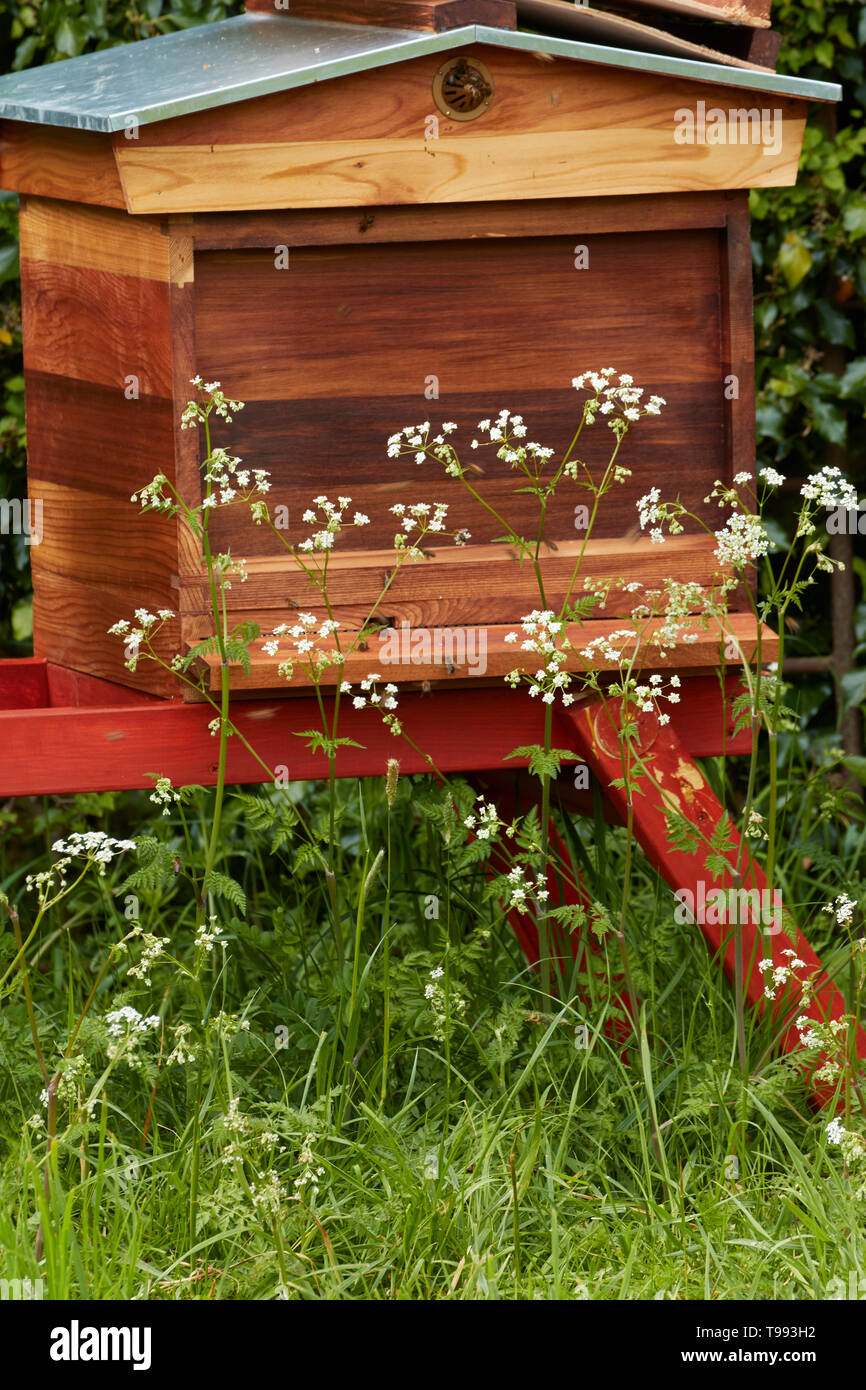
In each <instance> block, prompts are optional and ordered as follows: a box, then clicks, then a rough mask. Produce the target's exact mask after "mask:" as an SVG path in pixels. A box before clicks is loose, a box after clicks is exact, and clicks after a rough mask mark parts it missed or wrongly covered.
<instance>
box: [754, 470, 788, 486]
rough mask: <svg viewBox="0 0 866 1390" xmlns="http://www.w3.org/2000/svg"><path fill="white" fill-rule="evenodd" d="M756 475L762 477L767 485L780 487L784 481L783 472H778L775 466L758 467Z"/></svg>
mask: <svg viewBox="0 0 866 1390" xmlns="http://www.w3.org/2000/svg"><path fill="white" fill-rule="evenodd" d="M758 477H759V478H763V480H764V482H765V483H766V484H767V487H781V486H782V484H783V482H784V481H785V475H784V473H779V472H778V471H777V469H775V468H759V469H758Z"/></svg>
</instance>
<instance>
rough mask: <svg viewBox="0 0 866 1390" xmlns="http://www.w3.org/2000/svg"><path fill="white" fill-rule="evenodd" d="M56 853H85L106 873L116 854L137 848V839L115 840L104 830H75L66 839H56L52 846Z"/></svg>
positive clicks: (66, 854) (76, 854)
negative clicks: (107, 866) (106, 868)
mask: <svg viewBox="0 0 866 1390" xmlns="http://www.w3.org/2000/svg"><path fill="white" fill-rule="evenodd" d="M51 848H52V849H53V851H54V853H55V854H62V855H64V856H66V857H67V858H71V859H74V858H77V856H78V855H84V856H85V857H86V858H87V859H88V860H89V862H90V863H91V864H98V865H99V872H100V874H102V875H104V874H105V866H106V865H107V864H110V863H111V861H112V859H113V858H114V856H115V855H116V854H123V852H124V851H125V850H128V849H135V840H115V839H114V838H113V837H112V836H111V835H106V834H105V831H104V830H84V831H78V830H73V831H72V834H71V835H67V837H66V839H65V840H55V841H54V844H53V845H52V846H51Z"/></svg>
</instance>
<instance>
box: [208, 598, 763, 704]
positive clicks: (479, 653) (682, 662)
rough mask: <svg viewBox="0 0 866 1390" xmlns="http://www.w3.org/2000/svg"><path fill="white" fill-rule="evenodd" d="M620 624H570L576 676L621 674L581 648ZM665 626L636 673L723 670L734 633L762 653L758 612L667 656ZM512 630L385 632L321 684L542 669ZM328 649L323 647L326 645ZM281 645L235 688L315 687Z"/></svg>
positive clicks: (697, 632) (646, 643)
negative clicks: (660, 641)
mask: <svg viewBox="0 0 866 1390" xmlns="http://www.w3.org/2000/svg"><path fill="white" fill-rule="evenodd" d="M620 625H621V620H618V619H616V618H603V619H592V620H590V621H588V622H585V623H583V624H581V625H580V626H578V625H577V624H574V623H572V624H569V625H568V627H567V633H568V637H569V640H570V641H571V642H572V643H573V644H574V645H575V650H574V651H573V652H572V653H570V654H569V657H568V660H567V662H566V663H565V665H564V669H566V670H570V671H575V672H581V671H586V670H590V669H593V670H597V671H603V672H605V671H610V672H614V671H616V670H618V664H617V663H616V662H614V661H612V660H611V659H609V658H607V657H605V656H603V655H600V654H599V653H598V652H597V651H596V653H595V655H594V656H593V658H592V659H591V660H587V659H585V658H583V657H582V656H581V655H580V651H579V649H581V648H584V647H585V646H586V645H587V644H588V643H590V642H592V641H594V640H595V639H597V638H600V637H606V638H609V637H610V634H611V633H612V632H614V631H617V630H619V629H620ZM659 626H660V625H659V623H658V622H657V621H656V620H648V621H647V622H646V623H643V624H641V650H642V651H643V652H644V660H643V663H640V662H638V663H636V666H635V671H637V670H638V669H640V670H643V671H647V672H649V671H655V670H658V671H688V670H690V669H694V668H700V669H702V670H703V669H706V668H708V667H713V666H718V665H719V664H720V658H721V654H722V650H723V647H724V643H725V640H726V638H727V636H728V635H730V636H731V637H733V638H734V639H735V641H736V642H737V644H738V646H739V649H740V650H741V651H742V653H743V657H744V659H745V660H746V661H747V662H748V661H751V660H752V659H753V657H754V654H755V651H756V648H757V624H756V622H755V619H754V618H753V616H752V615H751V613H732V614H730V615H729V616H728V619H727V621H726V625H725V630H724V632H722V630H721V629H720V628H719V627H718V626H716V625H715V624H709V625H703V624H695V626H694V627H693V628H689V629H686V630H687V631H690V632H691V633H693V635H694V637H695V640H694V641H691V642H689V643H688V644H686V645H678V646H677V647H676V648H675V649H674V650H672V651H668V652H661V651H659V650H658V649H657V647H656V645H655V643H654V635H655V634H656V633H657V632H658V630H659ZM510 631H512V629H511V628H510V627H509V626H508V625H507V624H505V625H499V624H486V625H484V624H479V625H477V626H476V628H475V630H474V632H472V633H467V632H466V631H461V630H460V629H455V630H450V631H449V630H448V629H445V630H444V631H442V632H440V633H439V635H438V636H437V632H436V630H434V631H432V632H431V631H429V630H421V631H418V632H415V633H410V634H406V635H405V636H404V634H403V633H402V632H400V633H398V640H395V639H394V637H393V636H392V635H391V634H390V633H387V632H383V633H377V634H376V635H375V636H373V637H371V638H370V640H369V641H368V642H367V644H366V646H365V647H364V649H363V650H360V649H359V650H357V651H351V652H349V653H348V655H347V656H346V659H345V661H344V663H343V665H342V669H341V668H340V667H338V666H336V665H335V666H331V667H328V668H326V670H325V671H324V672H323V673H322V675H321V678H320V684H321V685H322V686H323V687H329V686H333V685H337V684H339V683H340V681H343V680H346V681H349V682H350V683H351V684H355V683H356V682H358V681H360V680H364V679H366V677H367V676H368V674H369V673H370V672H371V671H377V672H379V673H381V675H382V678H383V681H391V682H393V683H394V684H397V685H399V684H400V683H401V682H406V681H409V682H416V681H430V680H440V681H441V680H448V681H452V682H455V683H458V684H459V683H460V682H462V681H471V680H477V679H478V678H479V677H485V678H486V679H488V680H491V679H495V678H497V677H498V678H502V677H504V676H505V675H506V674H507V673H508V672H509V671H512V670H515V669H521V670H526V671H533V670H534V669H535V667H536V666H537V664H538V658H537V656H536V657H533V656H532V655H531V654H529V653H526V652H522V651H521V650H520V647H519V645H518V644H513V643H509V642H507V641H506V640H505V638H506V636H507V634H508V633H509V632H510ZM762 641H763V646H762V652H763V657H764V659H765V660H767V661H773V660H775V657H776V655H777V654H778V646H779V644H778V638H777V637H776V635H775V633H774V632H772V631H771V630H770V629H769V628H767V627H765V628H764V629H763V639H762ZM325 645H326V644H325V643H324V642H322V646H323V647H324V646H325ZM615 645H616V646H617V647H618V648H623V649H624V648H625V647H626V646H627V645H628V644H627V642H626V640H625V639H624V640H623V641H621V642H617V643H616V644H615ZM281 646H282V650H281V651H279V652H278V653H277V654H276V655H270V654H269V653H267V652H265V651H264V650H263V649H262V646H261V642H258V643H256V644H254V646H253V649H252V651H251V660H250V674H249V676H247V674H246V672H245V671H244V669H243V667H242V666H241V665H240V664H239V663H238V664H236V663H233V664H232V665H231V669H230V679H231V688H232V690H235V691H240V690H246V691H250V692H252V691H259V690H284V689H286V688H287V687H288V688H294V689H304V688H306V687H309V686H310V685H311V684H312V679H311V675H310V671H309V669H308V667H306V666H305V665H303V664H302V663H301V661H300V660H296V661H295V665H294V669H293V671H292V675H291V677H290V679H288V680H287V679H286V677H285V676H284V675H281V674H280V672H279V669H278V668H279V667H280V665H281V664H282V663H283V662H285V661H286V659H287V658H292V657H293V655H294V649H293V647H292V644H291V641H290V640H285V639H284V641H283V643H282V644H281ZM631 650H633V647H632V646H629V652H631ZM392 654H393V655H392ZM728 664H729V665H730V666H735V665H737V664H738V663H737V662H733V661H732V662H729V663H728ZM200 665H201V666H202V667H204V666H206V667H207V668H208V669H209V672H210V689H211V690H212V691H217V690H219V688H220V666H219V656H208V657H205V658H201V659H200ZM482 666H483V669H482Z"/></svg>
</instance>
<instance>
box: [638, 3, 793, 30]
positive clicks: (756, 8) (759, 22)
mask: <svg viewBox="0 0 866 1390" xmlns="http://www.w3.org/2000/svg"><path fill="white" fill-rule="evenodd" d="M619 3H620V4H622V5H623V6H624V8H625V9H634V10H641V11H647V10H649V11H652V12H655V13H657V14H658V15H659V17H661V15H682V16H684V17H685V18H688V19H717V20H727V21H728V22H729V23H731V24H748V25H756V26H763V27H769V24H770V10H771V9H772V4H773V0H619Z"/></svg>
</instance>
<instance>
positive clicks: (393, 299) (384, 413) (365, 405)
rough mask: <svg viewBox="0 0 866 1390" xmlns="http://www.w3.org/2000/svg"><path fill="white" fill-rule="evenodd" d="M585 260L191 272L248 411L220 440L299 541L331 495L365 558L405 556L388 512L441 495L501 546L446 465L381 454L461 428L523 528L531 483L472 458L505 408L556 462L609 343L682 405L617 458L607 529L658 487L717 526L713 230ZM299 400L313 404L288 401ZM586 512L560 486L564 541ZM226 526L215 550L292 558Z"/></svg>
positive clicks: (602, 525) (467, 249)
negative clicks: (345, 507)
mask: <svg viewBox="0 0 866 1390" xmlns="http://www.w3.org/2000/svg"><path fill="white" fill-rule="evenodd" d="M575 245H576V242H575V241H574V240H573V239H571V238H568V239H566V238H534V239H511V238H507V239H494V240H490V241H487V240H485V241H468V242H463V243H459V242H447V243H442V244H434V245H429V246H425V247H424V248H423V249H419V248H418V247H417V246H414V245H412V244H403V245H396V246H387V245H379V246H374V245H370V246H365V247H363V248H361V249H360V250H358V249H356V248H354V247H334V248H307V249H304V250H302V251H299V252H298V253H295V252H292V253H291V259H290V267H289V269H288V270H276V269H275V266H274V258H273V256H272V255H271V256H269V255H267V254H265V253H262V252H252V251H248V252H243V253H230V252H226V253H202V254H199V255H198V256H197V257H196V283H197V299H196V305H197V308H196V338H197V358H198V365H199V369H200V370H201V371H202V373H203V374H204V375H205V376H206V377H207V378H210V377H215V378H217V379H219V380H222V381H223V383H224V384H225V386H226V389H228V390H230V391H231V393H232V395H234V396H235V397H237V398H238V399H242V400H246V401H247V406H246V408H245V410H244V411H243V412H242V413H241V414H240V415H239V416H238V417H237V419H236V420H235V422H234V424H233V425H232V426H231V428H230V429H229V430H226V431H223V432H221V433H220V434H219V435H218V439H219V442H220V443H222V444H225V445H226V447H228V448H230V449H231V451H232V452H233V453H237V454H239V455H240V456H241V457H242V458H243V459H244V461H245V463H246V464H247V465H249V466H251V467H261V468H266V469H269V470H270V471H271V473H272V492H271V494H270V495H269V501H270V502H271V503H273V504H274V505H282V506H287V507H288V508H289V525H290V533H289V535H290V538H291V539H293V540H294V539H300V538H301V536H302V535H304V534H306V531H305V529H304V528H303V526H302V524H301V520H300V518H301V515H302V513H303V511H304V510H305V509H306V508H307V507H308V506H309V504H310V500H311V498H312V497H313V496H314V495H316V493H318V492H319V491H320V490H322V489H323V480H326V481H327V489H328V490H329V491H330V492H332V493H333V492H341V493H345V494H346V495H348V496H350V497H351V498H352V499H353V504H354V506H355V507H357V508H358V509H360V510H362V511H364V512H366V513H367V515H368V516H369V517H370V518H371V525H370V526H369V527H366V528H365V529H364V532H363V534H362V533H358V534H357V536H356V537H353V539H352V541H350V542H349V543H350V544H354V545H361V546H363V548H365V549H386V548H389V547H390V546H391V545H392V543H393V536H394V531H395V529H396V526H395V520H394V517H393V515H392V514H391V513H390V512H389V510H388V509H389V508H390V506H391V505H393V504H396V503H398V502H418V501H428V502H429V501H435V500H439V499H440V498H441V499H442V500H444V501H447V502H449V503H450V515H449V521H450V522H451V524H452V525H453V526H454V527H455V528H456V527H457V526H463V527H468V529H469V530H470V531H471V533H472V537H473V540H474V541H490V540H494V539H496V538H498V537H501V536H502V535H503V530H504V528H503V527H502V525H501V523H500V522H498V521H497V520H496V519H495V518H492V517H490V516H489V515H488V514H487V513H485V512H484V511H483V510H482V508H481V507H480V506H478V505H477V504H476V503H474V502H473V501H472V500H471V499H470V498H468V497H467V496H466V495H465V494H464V493H463V492H462V491H461V490H460V489H458V488H457V487H450V490H449V480H448V479H447V478H445V477H444V476H443V474H442V471H441V469H440V468H439V467H438V465H435V464H429V465H427V464H425V465H423V466H421V467H418V466H417V465H416V464H415V463H414V461H413V460H412V459H411V458H409V459H400V460H387V459H386V451H385V443H386V440H387V438H388V436H389V435H390V434H392V433H393V432H394V431H395V430H399V429H401V428H402V427H403V426H404V425H406V424H408V423H413V422H417V421H419V420H423V419H425V418H427V419H430V420H431V422H432V423H433V426H434V430H435V429H437V428H438V427H439V424H440V423H441V422H442V421H454V422H456V423H457V424H458V425H459V426H460V430H459V432H458V434H457V435H456V436H455V438H456V439H457V441H458V442H459V443H460V446H461V448H462V450H463V454H464V457H466V458H467V459H471V460H477V462H478V466H479V467H480V468H482V469H483V470H484V471H483V473H480V474H476V475H475V481H476V482H477V485H478V488H479V491H480V492H481V493H482V495H483V496H484V497H485V498H487V499H488V501H490V502H491V503H492V504H493V505H495V506H496V507H497V509H498V510H500V511H501V513H502V514H503V515H504V516H505V517H506V518H507V519H508V520H509V521H510V522H511V524H513V525H514V526H515V528H516V529H517V530H518V534H519V533H521V532H522V531H523V530H525V529H526V503H525V500H523V499H521V498H520V497H517V496H515V488H516V486H518V485H519V479H517V478H516V476H515V474H514V472H513V470H512V469H511V468H510V467H509V466H508V465H507V464H505V463H504V462H501V461H499V460H497V459H496V458H495V453H494V451H493V450H489V449H488V450H483V451H482V450H479V451H476V452H469V450H468V446H469V441H470V440H471V439H472V437H473V434H474V433H475V432H476V428H475V427H476V426H477V423H478V420H479V419H480V418H481V416H482V415H484V414H490V413H493V414H495V413H496V412H497V410H498V409H499V408H500V407H501V406H504V405H507V406H508V408H509V409H510V410H512V411H513V412H516V413H521V414H522V415H523V416H524V418H525V420H526V422H527V425H528V428H529V430H530V438H538V439H540V440H541V442H542V443H544V444H546V445H549V446H550V447H553V448H555V449H556V450H557V451H558V454H559V455H560V456H561V454H562V452H563V451H564V450H565V449H566V448H567V447H568V445H569V443H570V441H571V439H572V437H573V434H574V431H575V428H576V426H577V423H578V421H579V418H580V411H581V409H582V397H578V396H576V395H575V394H574V393H573V392H572V389H571V386H570V382H571V379H572V377H573V376H574V374H575V372H577V371H580V370H582V369H585V368H586V367H588V366H590V364H594V365H595V366H599V365H602V364H601V362H600V361H599V359H598V356H597V353H598V348H597V344H598V342H599V341H602V342H604V343H605V357H606V358H607V360H609V361H610V362H611V363H613V364H614V365H615V366H616V367H617V369H618V370H621V371H627V372H629V373H631V374H632V375H633V377H634V378H635V380H636V381H637V382H638V383H639V384H640V385H642V386H645V388H646V390H647V392H648V393H653V392H657V393H658V394H660V395H662V396H664V397H665V399H666V400H667V401H668V406H667V407H666V409H665V411H664V412H663V415H662V417H660V418H659V419H651V418H650V419H646V420H644V421H641V422H640V424H639V425H638V426H637V427H636V431H637V432H636V435H635V436H634V437H633V438H629V439H628V440H627V441H626V444H625V447H624V450H623V453H622V456H621V457H622V461H623V462H624V463H625V465H626V466H627V467H632V468H633V476H632V477H631V478H630V479H628V480H627V481H626V483H625V484H623V485H622V486H621V487H618V488H617V489H615V491H614V492H613V493H611V494H609V496H608V497H607V498H606V499H605V500H604V502H603V503H602V507H601V510H600V514H599V530H598V531H597V532H596V534H597V535H599V536H600V537H604V536H613V535H623V534H625V533H626V532H628V531H629V530H630V529H631V528H632V527H633V526H634V525H635V523H636V521H637V513H636V511H635V507H634V504H635V501H636V499H637V498H638V497H640V496H641V495H643V493H645V492H646V491H647V490H648V488H649V487H651V486H654V485H658V486H660V487H662V489H663V491H664V495H665V496H666V497H668V498H669V499H670V500H673V499H674V498H675V497H676V495H677V494H678V493H679V494H681V496H682V500H683V502H684V504H685V505H687V506H688V507H689V508H690V509H692V510H695V511H696V512H697V514H698V515H703V516H705V517H706V519H707V520H708V521H713V520H715V519H716V509H715V508H708V507H706V506H705V504H704V502H703V499H704V497H705V496H706V494H707V493H708V492H709V491H710V489H711V487H712V483H713V480H714V479H715V477H726V476H729V474H728V471H727V470H728V465H727V462H726V459H725V454H724V449H723V432H722V431H723V416H724V409H725V402H724V396H723V373H722V362H721V349H720V327H719V313H720V304H719V295H720V289H719V255H720V242H719V236H718V233H717V232H716V231H714V230H706V231H685V232H676V233H667V234H666V233H645V234H643V235H640V234H638V235H634V236H613V237H605V238H595V239H593V238H587V240H586V242H584V243H581V245H584V246H586V248H587V249H588V255H589V269H588V270H576V269H575V254H574V252H575ZM444 285H447V286H448V297H447V299H446V298H445V297H444V296H443V289H442V287H443V286H444ZM504 287H507V292H504ZM635 304H639V305H640V314H639V315H638V316H636V315H635V312H634V305H635ZM446 315H447V322H446V318H445V316H446ZM263 322H267V324H268V334H267V341H266V342H265V341H264V340H263V339H262V336H261V332H260V325H261V324H262V323H263ZM408 324H411V332H409V331H407V325H408ZM515 324H520V325H522V328H521V331H520V332H515V331H514V325H515ZM529 338H532V339H534V340H535V341H539V342H541V341H543V343H544V352H543V353H539V352H532V351H530V350H528V348H527V341H528V339H529ZM660 342H663V343H664V344H665V352H664V355H663V359H660V357H659V349H658V345H659V343H660ZM431 382H432V383H434V385H435V389H436V390H437V391H438V393H439V395H438V399H437V400H433V401H431V400H426V399H424V393H425V390H426V389H427V388H428V386H429V385H430V383H431ZM336 383H339V385H338V386H336V387H335V384H336ZM337 391H338V392H339V394H337ZM307 393H311V394H310V395H308V394H307ZM289 396H298V397H300V399H283V400H280V399H279V397H289ZM257 398H258V399H257ZM262 398H264V399H262ZM610 440H611V436H610V432H609V431H608V430H607V429H606V428H604V427H603V426H601V427H599V426H595V427H593V428H592V429H590V430H586V431H585V432H584V436H583V438H582V439H581V445H580V456H581V458H582V459H583V460H584V462H585V463H586V465H587V467H588V468H590V470H591V471H592V473H593V476H594V477H596V478H598V477H600V476H601V473H600V472H599V470H600V469H602V468H603V467H604V465H605V464H606V462H607V460H608V458H609V456H610V448H609V446H610ZM685 460H688V464H689V466H688V467H687V468H684V467H683V462H684V461H685ZM696 460H699V461H700V463H699V465H698V464H697V463H696V462H695V461H696ZM443 485H444V488H445V490H443ZM586 500H587V498H586V495H585V494H584V493H582V492H581V491H580V490H575V489H573V488H572V487H571V486H570V485H569V487H568V488H567V489H560V490H559V492H558V494H557V498H556V499H555V501H554V503H553V505H552V506H551V509H550V513H549V520H550V527H549V530H548V536H549V537H550V538H551V539H553V540H554V541H557V542H559V541H570V540H574V539H575V535H576V530H577V529H578V525H579V514H577V513H576V512H575V507H576V506H577V505H579V504H581V503H585V502H586ZM214 527H215V536H216V537H217V538H218V539H219V543H220V547H221V548H222V549H226V548H231V549H232V551H233V553H235V554H243V555H247V556H249V557H252V556H265V555H267V554H275V553H279V550H280V549H281V547H280V545H279V542H278V541H276V540H275V539H274V537H273V536H272V535H271V534H270V533H269V532H268V531H267V530H266V529H264V528H255V529H252V528H250V527H249V525H248V524H246V523H245V522H244V521H243V518H242V517H241V515H240V513H238V512H236V511H230V512H228V513H225V512H220V513H218V514H217V515H215V517H214Z"/></svg>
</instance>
